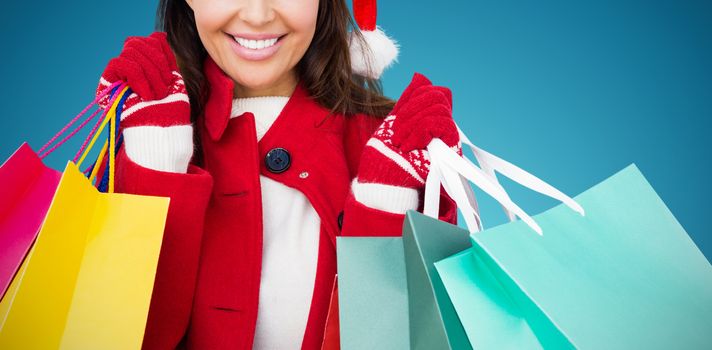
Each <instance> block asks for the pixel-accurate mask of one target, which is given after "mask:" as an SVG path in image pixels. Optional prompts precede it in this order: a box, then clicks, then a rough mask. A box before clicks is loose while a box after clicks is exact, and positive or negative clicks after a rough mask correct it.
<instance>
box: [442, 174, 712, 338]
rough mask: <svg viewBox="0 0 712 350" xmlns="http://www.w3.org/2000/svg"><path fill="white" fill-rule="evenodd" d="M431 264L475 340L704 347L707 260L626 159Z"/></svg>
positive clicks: (711, 312)
mask: <svg viewBox="0 0 712 350" xmlns="http://www.w3.org/2000/svg"><path fill="white" fill-rule="evenodd" d="M575 199H576V202H578V203H579V204H580V205H581V206H582V207H583V208H585V211H586V212H585V216H582V215H579V214H577V213H575V212H573V211H571V210H569V208H566V207H565V206H564V205H559V206H557V207H554V208H552V209H550V210H548V211H546V212H544V213H542V214H540V215H537V216H534V220H535V221H536V223H538V224H539V226H540V227H541V230H542V232H543V236H540V235H536V234H533V232H532V229H531V228H530V227H529V226H527V225H526V224H525V223H524V222H522V221H517V222H512V223H508V224H505V225H501V226H499V227H495V228H492V229H488V230H485V231H482V232H479V233H475V234H473V235H472V243H473V247H472V248H471V249H468V250H466V251H464V252H462V253H459V254H457V255H455V256H452V257H450V258H447V259H444V260H442V261H439V262H436V263H435V266H436V269H437V271H438V273H439V274H440V277H441V279H442V281H443V283H444V285H445V287H446V290H447V292H448V295H449V296H450V299H451V300H452V303H453V305H454V306H455V309H456V311H457V313H458V316H459V318H460V321H461V322H462V325H463V327H464V328H465V331H466V333H467V336H468V338H469V340H470V342H471V344H472V346H473V348H474V349H532V348H547V349H559V348H581V349H712V266H711V265H710V263H709V262H708V261H707V260H706V258H705V257H704V256H703V255H702V253H701V252H700V250H699V249H698V248H697V246H696V245H695V244H694V242H693V241H692V240H691V239H690V237H689V236H688V235H687V233H686V232H685V230H684V229H683V228H682V226H681V225H680V224H679V222H678V221H677V220H676V219H675V217H674V216H673V214H672V213H671V212H670V211H669V210H668V208H667V207H666V206H665V203H663V201H662V200H661V199H660V198H659V197H658V196H657V194H656V193H655V191H654V190H653V188H652V187H651V186H650V184H649V183H648V182H647V181H646V180H645V178H644V177H643V175H642V174H641V173H640V171H639V170H638V168H637V167H635V166H634V165H631V166H629V167H627V168H625V169H624V170H622V171H620V172H619V173H617V174H615V175H614V176H612V177H610V178H609V179H607V180H605V181H603V182H601V183H600V184H598V185H596V186H594V187H593V188H591V189H589V190H587V191H585V192H584V193H582V194H581V195H579V196H577V197H576V198H575Z"/></svg>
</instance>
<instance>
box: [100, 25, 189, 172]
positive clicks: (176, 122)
mask: <svg viewBox="0 0 712 350" xmlns="http://www.w3.org/2000/svg"><path fill="white" fill-rule="evenodd" d="M116 81H123V82H126V83H127V84H128V85H129V87H131V89H132V90H133V93H132V94H131V95H130V96H129V97H128V98H127V99H126V102H125V105H124V109H123V113H122V115H121V131H122V132H123V135H124V145H125V146H124V148H125V150H126V154H127V156H128V157H129V158H130V159H131V160H132V161H134V162H135V163H137V164H139V165H141V166H143V167H146V168H150V169H153V170H159V171H167V172H174V173H185V172H186V171H187V169H188V164H189V163H190V159H191V157H192V155H193V127H192V125H191V123H190V102H189V99H188V94H187V92H186V89H185V83H184V82H183V77H182V76H181V75H180V73H179V71H178V65H177V63H176V59H175V56H174V55H173V51H171V48H170V46H169V45H168V41H167V39H166V34H165V33H162V32H156V33H153V34H151V35H150V36H148V37H129V38H128V39H126V41H125V42H124V48H123V50H122V51H121V54H119V56H118V57H116V58H113V59H112V60H111V61H109V64H108V65H107V66H106V69H105V70H104V73H103V74H102V76H101V79H100V81H99V87H98V89H97V93H98V92H99V91H102V90H104V89H105V88H106V87H108V86H110V85H111V84H112V83H114V82H116ZM108 101H109V98H108V97H105V98H103V99H102V100H100V101H99V104H100V105H101V106H102V107H104V108H106V107H107V106H106V104H107V103H108Z"/></svg>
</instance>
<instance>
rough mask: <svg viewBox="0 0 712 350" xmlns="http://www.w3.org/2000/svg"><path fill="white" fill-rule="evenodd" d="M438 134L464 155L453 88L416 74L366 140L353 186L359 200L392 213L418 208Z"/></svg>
mask: <svg viewBox="0 0 712 350" xmlns="http://www.w3.org/2000/svg"><path fill="white" fill-rule="evenodd" d="M434 138H439V139H441V140H442V141H443V142H445V144H447V145H448V146H450V147H451V148H452V149H453V150H455V151H456V152H458V153H459V154H462V151H461V147H460V142H459V135H458V132H457V127H456V126H455V122H454V121H453V119H452V94H451V92H450V90H449V89H447V88H445V87H440V86H433V85H432V83H431V82H430V81H429V80H428V79H427V78H426V77H425V76H423V75H421V74H418V73H416V74H415V75H414V76H413V80H412V81H411V83H410V84H409V85H408V87H407V88H406V90H405V91H404V92H403V95H402V96H401V98H400V99H399V100H398V102H397V103H396V106H395V107H394V108H393V111H392V112H391V113H390V115H389V116H388V117H386V118H385V119H384V121H383V124H381V126H380V127H379V128H378V129H377V130H376V132H375V133H374V134H373V136H372V137H371V139H370V140H368V142H367V144H366V148H365V149H364V152H363V155H362V156H361V163H360V164H359V171H358V177H357V179H356V180H355V181H354V183H353V185H352V190H353V192H354V196H355V197H356V200H357V201H359V202H361V203H362V204H364V205H366V206H368V207H371V208H376V209H380V210H385V211H388V212H391V213H400V214H402V213H405V211H407V210H409V209H414V210H415V209H417V208H418V205H419V198H420V194H421V192H422V190H423V189H424V187H425V179H426V178H427V176H428V172H429V171H430V157H429V155H428V151H427V149H426V147H427V146H428V144H429V143H430V141H432V140H433V139H434Z"/></svg>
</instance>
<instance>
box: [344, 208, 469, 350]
mask: <svg viewBox="0 0 712 350" xmlns="http://www.w3.org/2000/svg"><path fill="white" fill-rule="evenodd" d="M453 228H454V230H453ZM446 231H449V232H446ZM470 244H471V243H470V240H469V234H468V233H467V232H466V231H462V230H460V229H457V227H456V226H453V225H449V224H447V223H445V222H442V221H438V220H430V219H429V218H426V217H424V216H423V215H422V214H419V213H417V212H414V211H410V212H408V213H407V215H406V219H405V221H404V224H403V237H337V259H338V261H337V262H338V276H339V289H338V293H339V325H340V335H341V348H342V349H344V350H348V349H469V348H470V345H469V342H468V340H467V336H466V335H465V332H464V329H463V328H462V325H461V324H460V321H459V320H458V318H457V314H456V313H455V309H454V307H453V306H452V303H450V299H449V298H448V296H447V292H446V291H445V288H444V286H443V284H442V282H441V281H440V279H439V277H438V275H437V273H436V271H435V268H434V265H433V263H434V262H435V261H437V260H440V259H443V258H445V257H448V256H450V255H452V254H455V253H457V252H459V251H462V250H463V249H467V248H468V247H470Z"/></svg>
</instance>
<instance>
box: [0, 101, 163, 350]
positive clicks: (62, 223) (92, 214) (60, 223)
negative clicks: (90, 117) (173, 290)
mask: <svg viewBox="0 0 712 350" xmlns="http://www.w3.org/2000/svg"><path fill="white" fill-rule="evenodd" d="M122 93H123V94H126V93H127V91H126V90H124V91H122ZM118 100H119V99H117V103H118ZM115 108H116V105H114V106H112V111H113V109H115ZM109 115H110V116H109V118H110V120H109V124H111V125H112V127H115V126H114V118H116V116H115V113H111V111H110V113H109ZM109 118H108V119H109ZM112 129H113V128H112ZM114 131H115V130H111V131H110V133H111V135H112V136H113V135H114V134H115V132H114ZM97 134H98V133H97ZM109 144H110V147H109V149H110V151H109V155H110V158H113V156H114V153H115V152H114V148H115V145H116V142H115V139H114V138H113V137H112V139H111V141H110V142H109ZM102 153H104V152H102ZM100 157H101V156H100ZM113 163H114V161H113V159H110V165H111V168H112V169H110V172H113ZM111 181H113V177H112V179H111ZM111 184H112V186H110V189H113V183H111ZM111 192H113V190H110V191H109V193H100V192H98V191H97V190H96V189H95V188H94V187H93V186H92V184H91V181H90V180H88V179H87V178H86V177H84V175H83V174H82V173H81V171H80V170H79V168H78V166H76V165H74V164H73V163H71V162H69V163H68V164H67V167H66V168H65V170H64V173H63V175H62V179H61V180H60V183H59V187H58V189H57V192H56V194H55V197H54V199H53V200H52V204H51V206H50V209H49V212H48V214H47V217H46V218H45V221H44V223H43V226H42V228H41V230H40V233H39V235H38V237H37V241H36V243H35V245H34V246H33V248H32V250H31V251H30V253H29V255H28V257H27V258H26V259H25V262H24V263H23V266H22V267H21V268H20V271H18V274H17V275H16V277H15V279H14V280H13V282H12V284H11V286H10V288H9V289H8V291H7V293H6V296H5V297H4V298H3V299H2V301H1V302H0V349H8V350H10V349H139V348H140V347H141V343H142V340H143V334H144V329H145V326H146V319H147V316H148V308H149V304H150V300H151V293H152V290H153V282H154V277H155V273H156V266H157V263H158V256H159V252H160V249H161V242H162V240H163V230H164V225H165V220H166V215H167V212H168V198H159V197H148V196H137V195H129V194H115V193H111Z"/></svg>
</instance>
